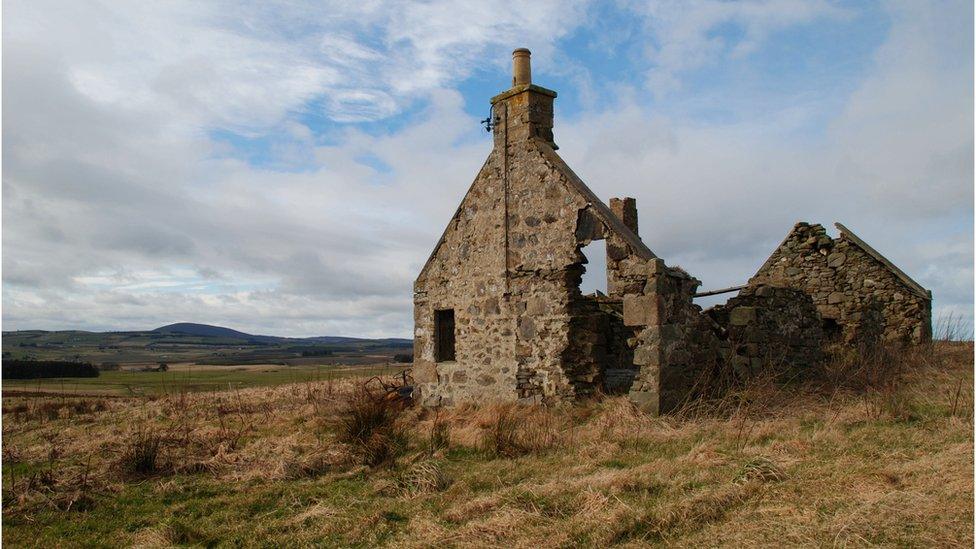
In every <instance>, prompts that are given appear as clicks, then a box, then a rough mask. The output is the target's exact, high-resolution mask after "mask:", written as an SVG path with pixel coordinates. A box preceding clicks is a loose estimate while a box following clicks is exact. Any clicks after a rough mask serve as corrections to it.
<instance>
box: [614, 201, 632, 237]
mask: <svg viewBox="0 0 976 549" xmlns="http://www.w3.org/2000/svg"><path fill="white" fill-rule="evenodd" d="M610 211H611V212H613V215H615V216H617V219H619V220H621V221H623V222H624V225H625V226H626V227H627V228H628V229H630V230H631V232H633V233H634V234H635V235H636V234H637V200H634V199H633V198H631V197H629V196H628V197H624V198H611V199H610Z"/></svg>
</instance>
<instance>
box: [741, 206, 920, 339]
mask: <svg viewBox="0 0 976 549" xmlns="http://www.w3.org/2000/svg"><path fill="white" fill-rule="evenodd" d="M761 283H765V284H770V285H776V286H788V287H791V288H796V289H800V290H803V291H804V292H806V293H807V294H809V295H810V297H811V299H812V300H813V303H814V304H815V305H816V307H817V309H818V311H819V312H820V315H821V316H822V317H823V318H824V319H828V320H832V321H834V322H836V323H837V324H838V325H839V326H840V327H841V329H842V336H843V338H844V341H845V342H847V343H853V342H857V341H859V340H863V339H864V338H872V337H876V334H877V333H878V332H880V333H881V334H882V337H883V339H884V340H885V341H890V342H911V343H920V342H925V341H929V340H931V337H932V332H931V316H932V311H931V298H930V297H929V296H928V295H925V294H922V293H921V292H920V291H919V290H918V289H916V288H912V287H910V286H908V285H906V284H905V282H903V281H902V280H901V279H900V278H899V276H898V275H896V274H895V273H894V272H893V271H892V270H891V269H890V268H889V267H888V266H886V265H885V264H884V263H883V262H882V261H880V260H879V259H878V258H876V257H875V256H874V255H872V253H870V252H869V251H867V250H865V249H864V247H862V246H861V245H859V244H858V243H857V242H855V241H854V240H853V238H850V237H848V236H846V235H844V234H843V233H842V235H841V237H840V238H837V239H833V238H831V237H830V236H828V235H827V231H826V229H824V227H823V226H822V225H810V224H808V223H798V224H797V225H796V226H795V227H794V229H793V231H792V232H791V233H790V234H789V235H788V236H787V238H786V240H785V241H784V242H783V243H782V244H781V245H780V246H779V248H778V249H777V250H776V251H775V252H773V254H772V256H770V258H769V259H768V260H767V261H766V263H765V264H764V265H763V266H762V268H760V270H759V272H757V273H756V275H755V276H754V277H753V278H752V279H751V280H750V285H756V284H761ZM878 311H880V315H879V314H878ZM879 316H880V321H881V323H882V324H883V326H882V327H878V326H877V324H878V322H879Z"/></svg>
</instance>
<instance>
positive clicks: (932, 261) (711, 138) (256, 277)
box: [3, 1, 973, 336]
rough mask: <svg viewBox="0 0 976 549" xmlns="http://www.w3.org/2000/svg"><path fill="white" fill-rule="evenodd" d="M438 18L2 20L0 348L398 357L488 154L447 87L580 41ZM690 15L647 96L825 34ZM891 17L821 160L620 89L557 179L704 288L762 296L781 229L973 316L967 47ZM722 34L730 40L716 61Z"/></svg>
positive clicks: (196, 13) (786, 133)
mask: <svg viewBox="0 0 976 549" xmlns="http://www.w3.org/2000/svg"><path fill="white" fill-rule="evenodd" d="M452 6H453V5H452V4H450V3H446V2H431V3H423V4H415V3H410V4H407V3H395V4H393V5H386V4H383V3H379V2H362V3H355V4H349V3H336V4H334V5H323V4H318V3H314V4H307V5H306V4H301V3H282V4H277V5H272V6H267V5H265V4H258V3H255V4H250V3H244V4H240V5H238V4H235V5H233V6H231V5H229V4H222V3H176V2H167V3H112V4H102V3H96V2H92V3H85V4H66V5H62V4H57V5H55V4H49V3H44V2H10V3H7V4H5V6H4V7H5V8H6V9H5V13H4V15H5V16H6V17H7V21H6V23H7V24H6V25H5V31H4V32H5V34H4V48H5V50H4V64H3V70H4V90H3V91H4V113H3V114H4V123H5V125H4V141H3V163H4V166H3V168H4V173H3V198H4V200H3V245H4V248H5V249H4V254H3V267H4V271H3V275H4V293H3V304H4V323H5V329H11V328H31V327H35V328H37V327H40V328H64V327H77V328H94V329H118V328H130V327H131V328H151V327H154V326H156V325H160V324H163V323H166V322H171V321H196V322H212V323H216V324H224V325H229V326H232V327H234V328H237V329H242V330H245V331H252V332H259V333H272V334H283V335H322V334H345V335H365V336H379V335H408V334H409V333H410V331H411V330H410V326H411V324H412V315H411V289H412V288H411V284H412V281H413V278H414V277H415V275H416V273H417V272H418V271H419V269H420V266H421V264H422V263H423V261H425V260H426V257H427V254H428V253H429V251H430V248H431V246H432V245H433V243H434V242H435V240H436V239H437V237H438V236H439V235H440V232H441V230H442V229H443V227H444V225H445V224H446V222H447V221H448V218H449V217H450V215H451V213H452V212H453V211H454V208H455V206H456V204H457V202H458V201H459V200H460V198H461V196H462V194H463V193H464V191H465V190H466V189H467V186H468V184H469V183H470V181H471V180H472V178H473V177H474V175H475V174H476V172H477V170H478V167H479V166H480V165H481V163H482V161H483V159H484V157H485V155H486V154H487V153H488V150H489V148H490V140H489V139H488V138H487V137H485V136H484V135H483V134H481V137H480V138H479V137H476V136H477V132H478V126H477V121H476V120H475V119H474V118H473V117H470V116H468V115H467V114H465V112H464V110H463V102H462V97H461V96H460V94H459V93H458V92H456V91H454V90H453V89H452V88H453V83H454V82H460V81H462V80H463V79H464V78H465V76H467V75H469V74H471V73H472V71H475V70H477V69H478V65H479V64H481V63H483V62H485V60H489V62H490V63H491V64H495V65H502V64H504V65H507V63H508V53H509V50H510V48H511V45H512V44H513V43H517V44H519V45H522V44H524V42H522V40H523V38H524V37H526V36H528V37H531V40H529V43H528V44H526V45H528V46H529V47H531V48H532V49H533V52H534V57H535V58H536V63H537V66H538V65H541V66H545V64H546V63H547V60H552V59H553V58H554V57H557V56H558V54H557V52H556V47H555V45H556V44H557V42H558V40H559V39H560V38H562V37H565V36H567V35H568V34H569V33H571V32H572V30H573V29H574V28H576V27H577V26H578V25H580V24H583V23H585V18H584V17H583V16H582V14H583V13H584V12H585V9H586V6H584V5H581V4H576V3H571V4H566V3H562V2H535V3H532V4H530V5H515V4H512V5H510V6H509V5H504V6H499V5H496V4H491V3H484V4H478V3H465V4H464V5H463V6H460V7H457V8H453V7H452ZM922 7H924V6H922ZM677 8H678V6H677V5H676V4H666V5H663V7H654V6H652V11H651V12H650V16H651V19H652V20H651V22H650V23H649V25H652V26H653V28H654V30H655V32H656V33H659V36H658V38H657V43H656V46H655V48H654V49H653V50H651V54H652V59H653V60H654V61H655V63H657V68H656V69H655V70H656V71H658V72H657V73H656V74H658V76H661V77H662V78H664V77H666V78H668V79H675V80H676V81H679V82H680V79H681V77H682V75H683V74H684V73H685V72H686V71H688V70H692V69H694V68H698V67H702V66H705V65H707V64H708V63H713V62H721V60H722V59H723V58H725V57H728V56H734V55H744V54H745V53H747V52H748V51H749V50H750V48H756V47H762V45H763V43H764V41H765V40H766V38H767V37H768V36H769V33H771V32H775V31H777V30H780V29H784V28H786V27H788V26H789V25H791V24H794V23H795V22H797V21H808V20H811V19H813V18H817V17H835V16H837V14H836V9H835V8H834V7H833V5H830V4H823V3H811V4H808V3H801V4H797V3H794V2H789V1H786V2H746V3H742V4H734V5H731V4H730V5H726V4H725V3H714V2H700V3H696V4H694V5H693V6H691V8H693V9H691V8H690V9H689V10H688V12H687V14H682V13H679V11H681V10H678V9H677ZM957 8H958V6H957ZM898 9H899V10H901V11H898V10H896V12H895V14H894V17H893V20H894V26H893V28H892V32H891V35H890V37H889V39H888V41H887V42H886V44H885V45H884V46H883V47H882V48H881V49H880V50H879V52H878V55H877V60H876V66H875V67H874V68H873V69H872V71H871V74H870V76H869V77H868V78H867V79H865V81H864V82H863V83H862V84H861V85H860V87H859V89H858V91H857V92H856V93H855V94H854V95H853V96H851V97H850V98H849V99H848V101H847V102H846V108H845V109H844V110H843V111H842V112H840V113H838V114H836V115H835V116H834V117H833V120H832V123H831V125H830V127H829V130H828V132H827V134H826V135H825V136H824V137H823V138H822V139H821V140H819V141H816V142H810V141H809V140H807V141H804V142H798V141H797V140H796V139H794V138H792V137H791V136H792V134H793V129H794V128H795V126H796V125H798V124H802V123H805V122H806V120H807V118H808V114H807V113H806V112H805V111H804V109H803V106H797V107H796V108H795V109H794V110H793V111H791V112H782V113H769V116H767V117H765V118H764V119H763V120H755V121H753V120H745V121H740V122H736V123H734V124H726V125H704V124H702V123H699V122H694V123H692V122H690V121H689V120H685V119H683V118H681V116H680V113H676V114H673V115H672V116H671V117H670V118H668V117H667V116H664V115H662V114H660V113H652V112H651V111H649V110H648V107H647V105H646V102H644V101H642V100H641V93H642V92H641V91H639V90H637V91H635V90H631V91H630V92H627V91H625V92H623V93H622V94H621V95H620V98H619V99H618V100H617V101H616V102H607V101H602V102H598V103H595V104H599V105H601V108H603V109H604V110H600V111H589V112H584V113H582V114H581V115H579V116H578V117H576V118H574V119H561V120H559V121H558V123H557V135H556V139H557V142H559V143H560V145H561V146H562V149H561V152H562V153H563V154H564V155H565V156H566V157H567V159H568V160H569V161H570V163H571V164H572V165H573V166H574V168H576V169H577V170H578V171H579V172H580V173H581V175H583V176H584V178H585V179H587V180H588V181H589V182H590V183H591V185H592V186H593V188H594V190H595V191H597V192H598V194H600V195H601V196H604V197H607V196H609V195H623V194H627V195H631V196H636V197H637V198H638V205H639V206H640V208H641V216H642V217H641V230H642V234H643V235H644V238H645V240H646V241H647V242H648V244H649V245H650V247H651V248H652V249H653V250H655V252H658V253H659V254H662V255H663V256H664V257H665V258H666V259H668V261H669V262H671V263H679V264H682V265H683V266H685V267H686V268H689V270H691V271H692V272H693V273H694V274H696V275H698V276H699V277H701V278H702V279H704V280H705V282H706V284H707V285H708V286H710V287H714V286H722V285H726V284H731V283H735V282H740V281H741V280H742V279H743V277H745V276H748V275H749V274H751V272H752V271H754V270H755V268H756V267H757V266H758V265H759V263H760V262H761V261H762V260H763V259H764V257H765V255H766V254H768V253H769V251H771V249H772V247H773V246H774V245H775V243H776V242H778V240H779V239H780V238H781V237H782V236H783V234H785V232H786V231H787V230H788V229H789V227H790V226H791V225H792V223H793V222H794V221H796V220H798V219H809V220H811V221H818V222H824V223H829V222H832V221H834V220H841V221H843V222H845V223H847V224H848V225H850V226H851V227H852V228H853V229H854V230H856V231H858V233H859V234H861V236H863V237H865V238H866V239H867V240H868V241H869V242H871V243H872V244H874V245H875V246H876V247H877V248H878V249H880V250H881V251H882V252H884V253H887V254H888V255H889V256H890V257H891V258H892V259H893V260H895V262H896V263H898V264H899V265H901V266H903V267H904V268H905V270H906V271H908V272H909V273H912V274H916V273H918V277H919V279H920V281H921V282H923V284H927V285H931V286H932V287H933V290H934V291H935V294H936V299H937V300H940V299H944V300H946V301H945V302H944V303H946V306H947V307H948V306H952V307H968V309H966V310H968V311H970V314H971V305H970V304H967V302H968V301H971V298H972V294H971V287H970V286H971V281H972V239H971V237H967V236H966V235H964V234H960V233H959V231H958V225H959V224H960V223H959V220H960V219H962V221H963V222H962V224H963V225H966V224H967V223H968V224H969V225H970V226H971V222H972V210H971V209H970V207H969V205H970V204H971V203H972V169H971V168H972V157H971V154H972V134H971V128H972V119H973V112H972V104H971V102H969V98H971V96H972V69H971V61H972V58H971V57H965V56H963V57H965V59H962V61H961V62H960V64H959V65H958V66H956V65H946V64H945V63H944V62H940V60H943V59H944V58H945V57H946V55H945V53H946V51H947V50H951V49H952V48H954V47H957V44H958V42H959V41H960V38H959V37H958V36H956V35H954V34H951V33H947V32H946V31H945V29H946V28H947V27H951V28H955V29H956V30H954V31H952V32H955V33H957V34H958V33H959V32H963V31H960V30H959V29H958V28H956V27H953V26H952V24H953V21H949V19H953V18H957V17H956V16H954V15H952V14H951V13H950V12H951V11H952V10H944V11H945V12H946V13H945V14H941V15H940V14H939V13H936V14H935V15H929V14H928V12H927V11H926V10H923V9H921V7H919V6H918V5H914V4H906V5H904V6H901V7H900V8H898ZM968 9H971V7H970V8H968ZM459 10H460V11H459ZM915 10H919V12H920V13H914V11H915ZM956 11H965V10H962V8H958V9H956ZM646 15H647V14H646V13H645V14H643V15H642V16H646ZM655 18H657V19H656V20H655ZM669 18H670V19H669ZM957 19H958V20H962V19H965V18H957ZM968 20H971V17H970V18H969V19H968ZM727 21H732V22H735V23H736V24H741V25H744V26H745V29H746V30H745V33H744V38H743V39H742V40H740V41H739V42H737V43H736V44H719V45H718V46H715V44H714V43H712V42H710V39H709V38H708V33H709V31H710V29H713V28H714V27H715V25H718V24H721V23H722V22H727ZM957 26H958V25H957ZM970 32H971V31H970ZM969 39H970V45H971V34H969ZM736 48H738V49H736ZM906 52H909V53H910V54H908V53H906ZM957 57H958V55H957ZM502 72H507V69H506V70H504V71H502ZM408 105H409V106H421V107H423V108H422V110H421V111H420V112H418V113H416V114H415V115H411V123H410V124H406V125H403V126H402V127H401V128H399V129H397V130H395V131H389V132H386V133H379V134H377V133H366V132H364V131H361V130H358V129H355V127H354V126H346V127H342V126H340V127H338V129H334V130H330V134H329V135H328V136H327V137H328V142H327V144H323V141H322V140H321V137H322V136H317V135H315V133H314V132H313V131H312V130H311V129H310V128H309V127H308V126H306V125H305V124H303V123H302V122H301V121H300V118H299V117H298V116H297V114H299V113H302V112H304V111H305V110H306V109H310V108H314V109H322V111H323V112H321V113H318V114H324V115H325V116H328V117H331V119H332V120H333V121H341V120H367V119H376V118H382V117H385V116H388V115H390V114H391V113H394V112H398V111H399V110H401V109H403V108H404V107H405V106H408ZM215 129H225V130H231V131H234V132H236V133H239V134H243V135H247V136H250V137H267V136H273V138H274V143H273V146H272V147H271V148H272V153H273V154H274V156H275V159H274V162H270V163H269V164H268V166H267V167H264V168H260V167H255V166H252V165H249V164H247V163H245V162H243V161H241V160H237V159H234V158H230V157H229V155H228V154H227V144H226V143H221V142H215V141H213V140H212V139H211V138H210V137H209V136H210V132H211V131H213V130H215ZM967 151H968V152H967ZM967 154H968V155H969V156H966V155H967ZM364 159H366V160H364ZM967 159H968V160H967ZM967 162H968V163H967ZM380 166H386V167H388V169H382V168H381V167H380ZM280 168H288V169H289V170H290V171H283V170H281V169H280ZM876 181H880V182H884V187H880V186H874V185H873V184H872V182H876ZM959 204H962V205H961V206H960V205H959ZM895 221H897V222H895ZM906 242H907V243H909V244H910V245H905V243H906ZM967 281H968V285H967V284H966V282H967Z"/></svg>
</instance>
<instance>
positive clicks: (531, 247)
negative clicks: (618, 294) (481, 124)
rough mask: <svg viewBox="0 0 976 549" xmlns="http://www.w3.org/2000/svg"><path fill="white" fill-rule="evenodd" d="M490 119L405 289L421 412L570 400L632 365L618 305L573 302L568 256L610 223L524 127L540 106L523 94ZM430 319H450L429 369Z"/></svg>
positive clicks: (579, 262) (534, 131)
mask: <svg viewBox="0 0 976 549" xmlns="http://www.w3.org/2000/svg"><path fill="white" fill-rule="evenodd" d="M547 109H548V111H547ZM495 112H496V115H498V117H499V119H498V120H497V121H496V126H495V148H494V150H493V151H492V153H491V155H490V157H489V159H488V161H487V162H486V163H485V166H484V168H483V169H482V171H481V173H480V174H479V176H478V177H477V178H476V180H475V182H474V184H473V185H472V187H471V189H470V190H469V192H468V194H467V196H466V197H465V198H464V200H463V201H462V204H461V206H460V207H459V209H458V211H457V213H456V214H455V217H454V218H453V219H452V221H451V223H450V225H449V226H448V228H447V230H446V231H445V234H444V236H443V238H442V240H441V242H440V243H439V244H438V246H437V247H436V249H435V251H434V253H433V255H432V257H431V259H430V261H428V264H427V265H426V266H425V268H424V270H423V271H422V273H421V275H420V276H419V277H418V279H417V282H416V284H415V289H414V305H415V307H414V311H415V312H414V314H415V326H416V329H415V334H414V347H415V353H414V354H415V366H414V371H415V374H414V379H415V381H416V382H417V386H418V390H419V392H420V394H421V399H422V401H423V402H424V403H425V404H428V405H437V404H451V403H453V402H455V401H460V400H479V401H486V400H496V401H497V400H523V401H543V400H545V401H558V400H570V399H577V398H582V397H586V396H589V395H592V394H594V393H595V392H596V391H597V390H600V389H601V386H602V385H603V383H604V377H605V376H604V372H605V371H606V370H607V369H608V368H610V369H614V370H619V369H623V368H620V367H621V366H626V365H627V363H628V362H629V361H630V357H631V355H632V352H631V350H630V349H629V347H627V345H626V341H627V339H628V338H629V336H630V330H627V329H625V328H624V327H623V322H622V318H621V316H622V313H621V308H622V306H621V305H620V300H619V299H617V300H616V304H614V303H613V301H614V300H612V299H609V300H606V301H605V302H602V303H601V302H598V300H594V298H592V297H590V296H582V295H580V291H579V283H580V278H581V276H582V273H583V269H584V268H585V267H584V262H585V261H586V259H585V256H583V254H582V253H581V251H580V249H581V248H582V247H583V246H585V245H586V244H588V243H589V242H590V241H591V240H595V239H599V238H610V237H612V236H613V233H614V226H615V224H616V225H620V222H619V220H615V219H609V216H611V215H612V214H610V213H609V210H608V209H606V206H602V204H595V202H599V201H598V199H596V198H595V197H593V196H589V195H587V193H585V192H581V190H580V186H579V185H581V183H580V182H578V178H576V176H575V174H573V173H572V172H571V170H569V168H568V167H567V166H566V165H565V164H564V163H563V162H562V161H561V159H559V158H558V157H557V156H556V155H555V153H554V151H553V149H552V147H551V142H550V141H549V140H550V139H551V128H550V129H546V126H545V124H544V123H543V124H542V125H541V127H535V126H537V125H538V122H537V120H538V119H543V120H544V119H545V116H549V117H550V119H551V97H548V96H546V95H545V94H543V93H541V92H539V93H537V92H535V91H533V90H532V89H529V90H528V91H526V92H525V93H521V94H516V95H514V96H512V97H510V98H507V99H505V101H504V104H503V105H496V109H495ZM540 113H541V114H540ZM506 128H508V131H509V135H508V136H507V138H506ZM547 132H548V133H547ZM601 206H602V209H601ZM604 210H605V211H604ZM620 245H621V246H623V247H624V248H625V251H626V253H629V254H633V253H634V250H633V246H632V245H631V244H628V242H627V239H621V244H620ZM438 309H454V311H455V319H456V320H455V322H456V342H457V346H456V350H457V354H456V360H455V361H452V362H437V360H436V355H435V351H434V349H435V343H436V342H435V326H434V316H435V311H436V310H438ZM630 364H631V366H632V362H631V363H630Z"/></svg>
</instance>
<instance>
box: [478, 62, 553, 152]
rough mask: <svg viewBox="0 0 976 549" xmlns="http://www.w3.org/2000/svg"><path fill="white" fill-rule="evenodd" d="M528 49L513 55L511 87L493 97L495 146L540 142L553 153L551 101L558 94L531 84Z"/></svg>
mask: <svg viewBox="0 0 976 549" xmlns="http://www.w3.org/2000/svg"><path fill="white" fill-rule="evenodd" d="M530 55H532V54H531V53H530V52H529V50H528V49H526V48H519V49H517V50H515V51H513V52H512V87H511V88H509V89H508V90H506V91H503V92H502V93H500V94H498V95H496V96H495V97H492V98H491V105H492V113H493V116H494V117H495V119H494V122H493V124H492V131H493V132H494V138H495V146H496V147H507V146H508V144H510V143H517V142H520V141H526V140H528V139H541V140H542V141H544V142H546V143H548V144H549V146H550V147H552V148H553V150H555V149H558V148H559V147H557V146H556V144H555V143H554V142H553V139H552V101H553V100H554V99H555V98H556V92H554V91H552V90H547V89H546V88H543V87H541V86H536V85H535V84H533V83H532V67H531V65H530V64H529V56H530Z"/></svg>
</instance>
